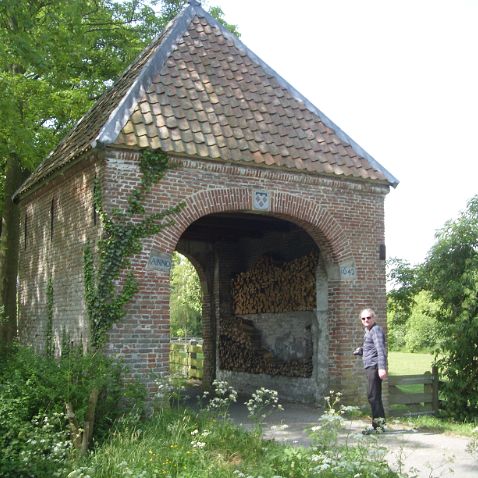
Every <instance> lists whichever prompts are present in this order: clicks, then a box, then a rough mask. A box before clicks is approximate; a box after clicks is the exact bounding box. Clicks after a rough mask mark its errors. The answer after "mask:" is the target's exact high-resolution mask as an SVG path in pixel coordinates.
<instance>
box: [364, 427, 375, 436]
mask: <svg viewBox="0 0 478 478" xmlns="http://www.w3.org/2000/svg"><path fill="white" fill-rule="evenodd" d="M375 433H377V429H376V428H373V427H369V428H366V429H365V430H362V435H374V434H375Z"/></svg>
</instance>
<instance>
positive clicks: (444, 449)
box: [231, 404, 478, 478]
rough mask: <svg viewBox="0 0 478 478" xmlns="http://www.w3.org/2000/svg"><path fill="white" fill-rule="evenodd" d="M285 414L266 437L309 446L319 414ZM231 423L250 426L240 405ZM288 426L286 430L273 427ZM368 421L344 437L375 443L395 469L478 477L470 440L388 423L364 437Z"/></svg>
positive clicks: (425, 475)
mask: <svg viewBox="0 0 478 478" xmlns="http://www.w3.org/2000/svg"><path fill="white" fill-rule="evenodd" d="M284 408H285V410H284V412H276V413H274V415H273V416H271V417H269V419H268V420H267V422H266V425H265V427H264V434H265V438H269V439H272V438H273V439H275V440H277V441H284V442H288V443H294V444H298V445H308V444H309V443H310V442H309V438H308V436H307V434H306V432H305V430H306V429H307V428H310V427H311V426H314V425H316V424H317V418H318V416H319V415H320V411H319V410H318V409H317V408H314V407H310V406H306V405H298V404H285V405H284ZM231 416H232V418H233V420H234V421H235V422H236V423H238V424H241V425H242V426H245V427H247V428H248V427H250V426H251V424H250V422H249V420H248V418H247V410H246V408H245V407H244V406H243V405H242V406H237V405H236V406H234V407H232V409H231ZM280 424H287V425H288V427H287V428H286V429H285V430H277V429H275V427H277V425H280ZM367 425H368V423H367V422H365V421H361V420H354V421H352V422H350V423H349V424H348V425H347V431H346V433H345V434H346V435H348V436H349V438H350V439H352V440H357V439H361V440H363V439H365V440H377V441H378V442H379V443H380V444H381V445H384V446H385V447H386V448H387V449H388V450H389V452H388V455H387V460H388V462H389V464H390V466H391V467H392V469H394V470H401V471H402V472H406V473H409V475H410V477H417V478H438V477H441V478H448V477H456V478H478V458H477V457H476V456H472V455H470V454H469V453H467V452H466V445H467V444H468V441H469V439H468V438H466V437H461V436H456V435H447V434H443V433H432V432H418V431H416V430H414V429H412V428H407V427H404V426H403V425H399V424H394V423H388V424H387V432H386V433H384V434H381V435H372V436H370V437H363V436H362V435H361V431H362V430H363V429H364V428H366V427H367Z"/></svg>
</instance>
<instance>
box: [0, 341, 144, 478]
mask: <svg viewBox="0 0 478 478" xmlns="http://www.w3.org/2000/svg"><path fill="white" fill-rule="evenodd" d="M122 377H123V369H122V367H121V366H119V365H118V364H117V363H115V362H114V361H113V360H111V359H108V358H106V357H104V356H102V355H99V354H98V355H93V354H87V355H83V354H82V353H81V352H80V351H78V350H72V351H70V352H69V353H68V354H66V356H64V357H63V358H61V359H59V360H55V359H53V358H48V357H45V356H41V355H38V354H36V353H35V352H33V351H32V350H31V349H29V348H27V347H20V346H18V347H16V348H15V349H14V350H13V351H12V353H11V354H10V355H9V357H8V360H6V361H4V362H3V366H2V367H1V369H0V449H1V450H2V454H1V455H0V476H2V477H4V478H10V477H12V478H13V477H15V478H22V477H32V476H33V477H35V478H40V477H48V478H50V477H52V476H57V474H58V473H60V474H61V472H62V468H63V466H64V465H65V461H66V460H67V459H68V457H69V455H70V452H71V449H72V446H71V442H72V440H71V436H70V433H69V430H68V422H67V419H66V416H65V404H66V403H68V402H69V403H71V405H72V408H73V409H74V410H75V415H76V418H77V420H78V422H79V423H83V421H84V419H85V415H86V410H87V407H88V399H89V394H90V391H91V389H92V388H93V387H98V388H99V390H100V399H99V400H98V406H97V409H96V416H95V438H96V439H97V440H100V439H101V438H102V437H103V436H104V435H105V434H106V432H107V430H108V429H109V427H110V426H111V423H112V422H113V421H114V420H115V419H116V418H118V417H119V416H120V414H121V410H122V408H121V407H119V406H118V405H119V403H120V400H122V397H124V396H126V397H130V398H132V399H133V401H134V403H138V400H139V399H140V398H141V395H142V394H141V393H139V392H136V391H135V389H136V390H139V388H137V387H126V386H125V385H124V383H123V380H122ZM135 395H136V396H135Z"/></svg>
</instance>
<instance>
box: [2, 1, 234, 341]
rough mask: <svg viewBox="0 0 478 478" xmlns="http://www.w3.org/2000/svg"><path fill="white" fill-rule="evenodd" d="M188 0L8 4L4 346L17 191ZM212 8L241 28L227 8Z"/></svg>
mask: <svg viewBox="0 0 478 478" xmlns="http://www.w3.org/2000/svg"><path fill="white" fill-rule="evenodd" d="M185 3H186V0H74V1H71V0H56V1H51V0H2V1H1V2H0V111H2V121H1V123H0V215H1V217H2V224H1V225H2V228H1V229H2V231H3V234H1V237H0V302H1V303H3V304H4V305H5V311H4V312H5V317H6V319H5V320H3V321H2V322H1V323H0V344H6V343H8V342H10V341H11V340H12V338H13V337H14V335H15V331H16V276H17V252H18V251H17V245H18V234H19V232H18V229H19V228H18V226H19V217H18V210H17V206H16V205H15V204H13V202H12V201H11V197H12V195H13V193H14V192H15V191H16V190H17V189H18V188H19V187H20V185H21V184H22V183H23V181H24V180H25V179H26V177H27V176H28V174H29V172H30V171H31V170H32V169H33V168H34V167H36V166H37V165H38V164H39V162H40V161H41V160H42V159H43V158H45V157H46V155H47V153H48V152H49V151H51V150H52V149H53V147H54V146H55V144H57V143H58V142H59V140H60V139H61V138H62V137H63V136H64V135H65V133H66V132H67V131H68V130H69V129H70V128H71V127H72V126H73V125H74V124H75V123H76V121H78V119H79V118H80V117H81V116H82V115H83V114H84V113H85V112H86V111H87V110H88V109H89V108H90V107H91V106H92V104H93V102H94V101H95V100H96V99H97V98H98V97H99V96H100V95H101V94H102V93H103V92H104V91H105V90H106V89H107V88H108V87H109V86H110V85H111V84H112V83H113V81H114V80H115V78H117V77H118V75H119V74H120V73H121V72H122V71H123V70H124V69H125V68H126V66H127V65H128V64H130V63H131V62H132V60H133V59H134V58H135V57H136V56H137V54H138V53H139V52H140V51H141V50H142V49H143V48H144V47H145V45H146V44H147V43H149V42H150V41H151V39H152V38H153V37H154V36H156V35H157V34H158V33H159V32H160V31H161V30H163V28H164V26H165V25H166V24H167V23H168V22H169V21H170V20H171V19H172V17H173V16H174V15H176V14H177V13H178V11H179V10H180V9H181V8H182V7H183V5H184V4H185ZM211 12H212V14H213V15H215V16H216V18H218V20H219V21H220V22H221V23H223V24H224V25H225V26H226V27H227V28H229V29H230V30H232V31H235V30H236V27H235V26H234V25H229V24H227V23H225V22H224V20H223V18H222V17H223V13H222V11H221V10H220V9H219V8H217V7H213V8H212V9H211ZM0 347H1V345H0Z"/></svg>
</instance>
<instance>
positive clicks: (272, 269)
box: [232, 252, 318, 315]
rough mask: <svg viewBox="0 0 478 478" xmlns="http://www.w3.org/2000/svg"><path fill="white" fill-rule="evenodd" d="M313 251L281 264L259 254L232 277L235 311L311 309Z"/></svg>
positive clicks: (315, 258)
mask: <svg viewBox="0 0 478 478" xmlns="http://www.w3.org/2000/svg"><path fill="white" fill-rule="evenodd" d="M317 262H318V255H317V254H316V253H315V252H311V253H310V254H308V255H306V256H303V257H300V258H298V259H295V260H293V261H291V262H286V263H283V264H277V263H274V261H273V259H271V258H270V257H262V258H260V259H259V260H258V261H257V262H256V263H255V264H254V265H253V266H252V267H251V269H249V270H248V271H246V272H241V273H240V274H238V275H237V276H236V277H235V278H234V279H233V281H232V294H233V303H234V312H235V313H236V314H238V315H244V314H261V313H278V312H291V311H301V310H313V309H314V308H315V303H316V298H315V296H316V293H315V271H316V268H317Z"/></svg>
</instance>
